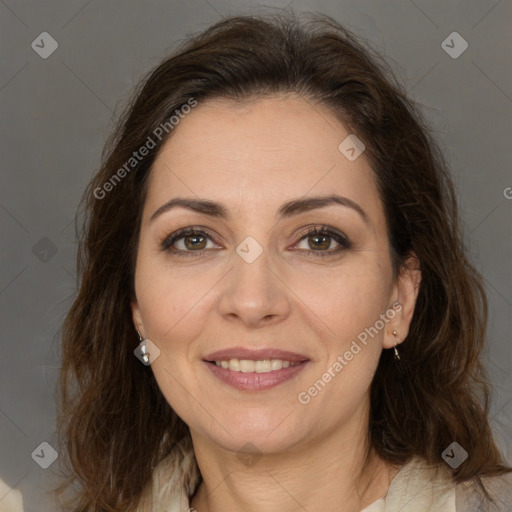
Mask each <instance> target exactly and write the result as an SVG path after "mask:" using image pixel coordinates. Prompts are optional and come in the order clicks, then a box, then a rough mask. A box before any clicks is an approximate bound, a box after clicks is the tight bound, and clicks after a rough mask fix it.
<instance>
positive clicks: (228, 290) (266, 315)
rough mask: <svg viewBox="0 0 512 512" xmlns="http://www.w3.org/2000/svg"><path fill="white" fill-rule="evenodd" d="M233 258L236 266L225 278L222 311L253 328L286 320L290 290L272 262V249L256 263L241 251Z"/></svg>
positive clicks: (228, 316) (221, 300)
mask: <svg viewBox="0 0 512 512" xmlns="http://www.w3.org/2000/svg"><path fill="white" fill-rule="evenodd" d="M233 258H234V266H233V268H232V270H231V271H230V272H228V274H227V275H226V277H225V278H224V279H223V280H222V283H223V289H222V291H221V298H220V300H219V305H218V308H219V312H220V314H221V315H222V316H223V317H224V318H225V319H227V320H229V321H230V322H236V323H241V324H243V325H245V326H246V327H251V328H259V327H262V326H268V325H270V324H274V323H279V322H281V321H283V320H284V319H285V318H286V317H287V316H288V315H289V313H290V295H289V294H290V292H289V288H288V287H287V286H286V284H285V283H284V282H283V280H282V278H281V277H280V276H279V273H278V272H277V270H276V268H274V267H276V265H272V264H271V262H269V258H268V251H267V250H263V252H262V253H261V254H260V255H259V256H258V258H256V259H255V260H254V261H252V262H248V261H246V260H245V259H244V258H243V257H241V256H239V255H238V254H235V255H234V256H233Z"/></svg>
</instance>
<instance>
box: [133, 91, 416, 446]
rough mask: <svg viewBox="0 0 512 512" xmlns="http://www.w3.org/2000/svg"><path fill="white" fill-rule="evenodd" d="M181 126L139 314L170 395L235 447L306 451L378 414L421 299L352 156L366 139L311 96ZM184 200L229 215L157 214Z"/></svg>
mask: <svg viewBox="0 0 512 512" xmlns="http://www.w3.org/2000/svg"><path fill="white" fill-rule="evenodd" d="M174 130H175V131H174V133H173V134H172V137H171V138H170V139H169V140H168V141H167V142H166V144H165V145H164V146H163V148H162V149H161V151H160V153H159V155H158V157H157V159H156V161H155V163H154V165H153V167H152V171H151V175H150V181H149V186H148V193H147V198H146V202H145V205H144V210H143V217H142V225H141V232H140V239H139V247H138V258H137V264H136V274H135V288H136V301H134V302H133V303H132V311H133V320H134V324H135V326H136V328H137V329H138V330H139V331H140V332H141V334H142V335H143V336H144V337H146V338H148V339H150V340H151V341H152V342H153V343H154V344H155V345H157V347H158V348H159V350H160V355H159V357H158V358H157V359H156V360H155V361H154V362H153V363H152V364H151V367H150V368H151V370H152V371H153V372H154V375H155V377H156V380H157V382H158V385H159V387H160V389H161V391H162V393H163V394H164V396H165V398H166V399H167V401H168V402H169V404H170V405H171V406H172V407H173V409H174V410H175V411H176V412H177V414H178V415H179V416H180V417H181V418H182V419H183V420H184V421H185V422H186V423H187V424H188V425H189V427H190V429H191V431H192V433H193V434H194V433H195V434H197V435H198V436H204V437H206V438H208V439H209V440H211V441H213V442H214V443H216V444H217V445H218V446H221V447H223V448H226V449H228V450H233V451H236V450H239V449H240V447H242V446H244V445H245V444H246V443H251V444H252V445H255V446H256V447H257V448H258V449H259V450H260V451H262V452H265V451H266V452H276V451H280V450H287V449H291V448H292V447H296V446H297V445H299V444H301V443H306V442H311V441H314V440H315V439H321V438H322V437H323V436H325V435H327V434H328V433H329V432H332V431H333V430H334V429H339V428H343V426H344V425H347V424H348V423H349V422H353V421H357V419H358V418H359V419H360V418H362V417H363V415H364V414H365V412H366V411H367V406H368V396H369V386H370V384H371V381H372V377H373V375H374V372H375V369H376V367H377V363H378V360H379V356H380V354H381V351H382V349H383V347H384V348H390V347H393V346H394V344H395V341H398V342H400V341H401V340H403V339H404V338H405V336H406V335H407V330H408V326H409V322H410V318H411V315H412V311H413V307H414V301H415V297H416V288H417V287H416V286H415V285H414V282H413V278H412V277H408V276H404V277H402V278H401V279H398V280H396V281H395V280H394V279H393V275H392V267H391V260H390V253H389V245H388V239H387V235H386V223H385V217H384V211H383V206H382V203H381V201H380V199H379V196H378V193H377V189H376V185H375V182H374V178H373V176H372V170H371V168H370V166H369V164H368V162H367V160H366V157H365V154H364V152H363V153H362V154H361V155H360V156H359V157H358V158H356V159H355V160H354V158H353V155H352V153H354V154H355V155H357V153H355V152H352V151H350V149H348V150H347V147H348V148H349V147H350V142H349V141H348V142H345V143H344V144H343V145H342V149H341V150H340V149H339V146H340V143H342V141H344V140H345V139H346V138H347V136H349V135H350V132H348V131H347V130H346V129H345V127H344V126H343V125H342V124H340V122H339V121H338V120H337V119H336V118H335V117H334V116H333V115H332V114H331V113H330V112H329V111H328V110H326V109H325V108H324V107H320V106H318V105H316V104H312V103H310V102H306V101H305V100H304V99H302V98H300V97H299V96H296V95H289V96H287V97H283V96H281V97H273V98H266V99H257V100H254V101H252V102H250V103H249V102H248V103H245V104H239V103H234V102H230V101H220V100H216V101H206V102H205V103H202V104H201V103H200V104H199V105H198V106H197V107H195V108H194V109H193V110H192V111H191V112H190V113H189V114H188V115H187V116H186V117H185V118H184V119H182V120H181V121H180V123H179V125H178V126H177V127H175V128H174ZM352 146H353V145H352ZM355 149H357V148H355ZM346 155H348V156H350V157H351V158H350V159H349V158H347V156H346ZM334 195H336V196H339V198H340V199H339V200H338V202H334V201H330V202H328V201H324V199H325V198H329V197H331V196H334ZM177 198H180V199H186V200H189V201H191V202H193V203H194V204H196V205H197V204H199V202H201V201H208V202H212V203H215V207H212V206H211V205H210V206H208V205H206V206H203V207H202V208H201V210H202V211H196V210H194V209H192V208H186V207H184V206H174V207H172V208H168V209H166V210H165V211H160V213H157V214H156V215H155V212H157V211H158V210H159V208H161V207H162V206H163V205H165V204H166V203H168V202H169V201H171V200H176V199H177ZM313 198H324V199H322V200H318V201H317V202H316V203H315V202H311V200H312V199H313ZM221 212H222V213H224V215H220V213H221ZM315 227H317V228H318V231H319V233H317V234H315V233H313V234H311V233H309V234H308V231H310V230H311V229H312V228H315ZM192 228H193V229H194V230H195V233H190V232H189V233H187V230H188V229H192ZM323 228H325V229H327V230H328V231H325V230H323ZM178 230H184V232H183V231H182V233H181V234H179V235H178V236H177V237H176V238H175V240H172V238H171V236H172V235H173V234H174V233H176V232H177V231H178ZM165 241H167V242H168V243H167V245H165ZM162 244H164V245H162ZM416 284H417V283H416ZM395 301H398V302H400V304H401V306H400V307H395V308H393V304H394V303H395ZM393 329H396V331H398V338H395V337H394V336H393V335H392V331H393ZM219 351H222V352H223V353H219V354H214V353H215V352H219ZM212 360H217V361H224V363H220V364H221V366H220V367H219V366H217V364H216V363H215V362H212ZM292 363H293V364H292ZM336 363H338V364H336ZM288 365H289V366H288ZM223 366H228V367H227V368H224V367H223ZM286 366H288V367H286ZM151 370H150V369H149V368H148V371H151Z"/></svg>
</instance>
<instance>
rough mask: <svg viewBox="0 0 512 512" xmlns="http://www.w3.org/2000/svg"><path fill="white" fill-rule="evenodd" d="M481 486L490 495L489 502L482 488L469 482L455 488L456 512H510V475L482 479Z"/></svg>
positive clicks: (473, 481)
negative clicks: (476, 511)
mask: <svg viewBox="0 0 512 512" xmlns="http://www.w3.org/2000/svg"><path fill="white" fill-rule="evenodd" d="M481 480H482V485H483V486H484V487H485V490H486V491H487V493H488V494H489V495H490V497H491V499H492V501H491V500H489V499H488V498H487V497H486V495H485V493H484V491H483V489H482V487H481V486H480V485H479V484H478V482H476V480H471V481H469V482H464V483H460V484H458V485H457V487H456V500H457V501H456V502H457V512H473V511H474V510H478V511H479V512H480V511H481V512H510V510H511V507H512V473H505V474H504V475H500V476H493V477H482V479H481Z"/></svg>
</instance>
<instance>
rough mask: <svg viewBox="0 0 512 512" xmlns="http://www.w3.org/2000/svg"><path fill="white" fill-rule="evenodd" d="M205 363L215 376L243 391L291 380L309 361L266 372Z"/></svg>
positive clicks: (272, 385)
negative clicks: (240, 370) (237, 369)
mask: <svg viewBox="0 0 512 512" xmlns="http://www.w3.org/2000/svg"><path fill="white" fill-rule="evenodd" d="M204 363H205V364H206V366H208V368H209V370H210V371H211V372H212V373H213V375H215V377H217V378H218V379H219V380H221V381H223V382H225V383H226V384H229V385H230V386H232V387H234V388H236V389H240V390H242V391H263V390H265V389H270V388H273V387H275V386H278V385H279V384H282V383H283V382H286V381H287V380H290V379H291V378H292V377H293V376H294V375H296V374H297V373H299V372H300V371H302V370H303V369H304V368H305V367H306V366H307V363H308V361H303V362H302V363H300V364H297V365H295V366H289V367H288V368H281V369H280V370H273V371H271V372H265V373H256V372H248V373H243V372H234V371H231V370H228V369H227V368H222V366H217V365H216V364H215V363H209V362H207V361H204Z"/></svg>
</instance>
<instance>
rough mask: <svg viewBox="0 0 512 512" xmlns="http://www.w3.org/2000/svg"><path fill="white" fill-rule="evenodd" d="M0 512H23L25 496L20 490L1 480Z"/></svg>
mask: <svg viewBox="0 0 512 512" xmlns="http://www.w3.org/2000/svg"><path fill="white" fill-rule="evenodd" d="M0 510H1V511H2V512H23V496H22V494H21V491H20V490H18V489H12V488H11V487H9V486H8V485H7V484H6V483H5V482H4V481H3V480H2V479H1V478H0Z"/></svg>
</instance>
